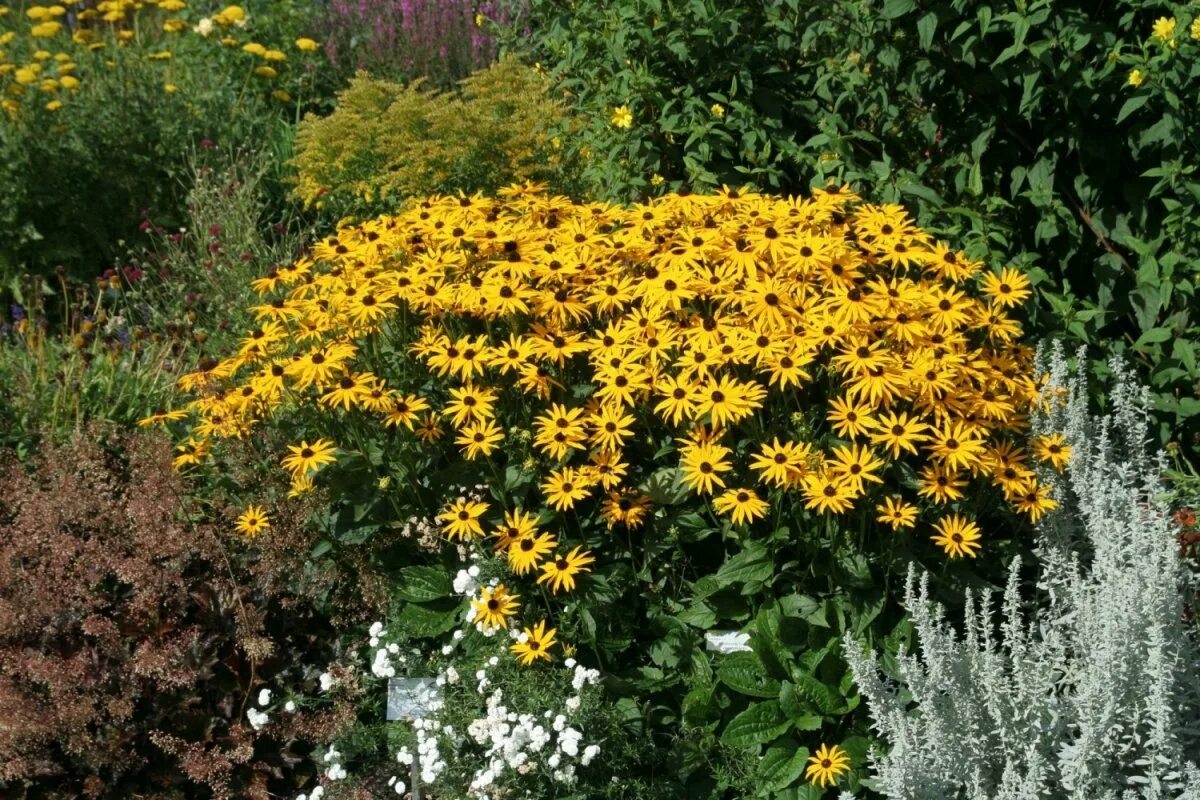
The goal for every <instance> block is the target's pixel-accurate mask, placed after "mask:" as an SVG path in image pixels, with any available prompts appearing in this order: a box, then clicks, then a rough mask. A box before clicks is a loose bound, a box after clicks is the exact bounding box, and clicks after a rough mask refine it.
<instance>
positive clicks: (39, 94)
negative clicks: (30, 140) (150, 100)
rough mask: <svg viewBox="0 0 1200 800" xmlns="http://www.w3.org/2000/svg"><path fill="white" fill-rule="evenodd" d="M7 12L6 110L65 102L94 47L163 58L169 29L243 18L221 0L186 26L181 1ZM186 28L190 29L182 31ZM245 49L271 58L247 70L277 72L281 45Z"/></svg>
mask: <svg viewBox="0 0 1200 800" xmlns="http://www.w3.org/2000/svg"><path fill="white" fill-rule="evenodd" d="M8 12H9V8H8V7H7V6H0V108H2V109H3V110H4V111H6V112H7V113H8V115H9V116H13V115H16V114H17V113H18V112H19V110H20V108H21V104H22V102H23V101H24V100H32V101H36V102H37V103H39V104H40V105H41V106H42V107H44V108H45V109H47V110H49V111H57V110H58V109H60V108H62V107H63V104H64V99H67V100H68V101H69V96H70V95H71V94H72V93H74V92H77V91H79V89H80V86H81V83H82V81H81V79H80V75H81V74H83V73H84V72H85V71H86V70H87V69H88V68H89V67H90V68H92V69H95V68H96V66H97V63H98V62H97V61H96V58H99V57H102V56H96V57H93V55H92V54H94V53H96V51H103V50H104V49H105V48H108V47H118V48H128V49H130V50H139V52H140V51H144V57H145V58H146V59H147V60H150V61H162V62H169V61H171V60H172V59H173V58H174V56H175V51H174V49H173V48H174V47H175V46H176V42H177V41H178V40H179V39H180V38H181V37H179V36H177V34H183V35H184V36H183V37H182V38H186V39H188V40H189V41H190V42H196V41H202V40H203V39H204V38H206V37H208V36H209V34H211V33H212V32H213V31H214V30H215V29H218V28H234V29H237V28H243V27H245V26H246V24H247V23H248V17H247V15H246V12H245V10H244V9H243V8H242V7H241V6H238V5H229V6H226V7H225V8H224V9H222V10H221V11H220V12H219V13H217V14H215V15H213V16H212V17H203V18H200V19H199V22H198V23H197V24H196V25H192V24H191V23H190V22H188V21H187V20H186V19H184V18H183V17H182V16H177V14H180V13H188V4H187V2H186V0H100V2H98V3H96V4H94V5H91V4H88V5H87V7H81V8H79V9H78V10H76V11H75V12H74V13H73V14H70V15H68V14H67V8H66V6H65V5H63V4H60V3H54V4H51V5H40V4H35V5H31V6H29V7H27V8H26V9H25V12H24V14H23V15H21V14H15V13H8ZM134 27H137V28H138V29H139V30H140V31H141V35H140V36H138V37H134V31H133V29H134ZM189 31H190V32H191V33H194V34H196V35H195V36H188V35H187V34H188V33H189ZM237 44H238V42H237V40H236V39H235V38H232V37H226V38H225V39H223V40H221V41H217V40H215V39H214V40H213V43H212V44H211V45H210V46H209V47H210V48H216V49H217V50H219V49H220V48H221V47H222V46H230V45H237ZM295 46H296V49H297V50H299V51H301V52H302V53H306V52H313V51H315V50H317V49H318V48H319V44H318V43H317V42H316V41H314V40H312V39H308V38H301V39H297V40H296V42H295ZM51 50H55V51H57V52H51ZM245 50H246V52H247V53H249V54H250V55H251V56H255V57H256V58H258V59H261V60H262V61H266V62H273V65H270V66H269V65H267V64H261V65H258V64H255V63H251V64H250V65H249V67H250V70H251V71H252V72H253V74H255V75H258V76H259V77H262V78H267V79H273V78H276V77H278V75H279V62H284V61H286V60H287V54H286V53H284V52H283V50H278V49H268V48H266V47H264V46H263V45H261V44H258V43H256V42H251V43H249V44H247V45H246V46H245ZM248 60H249V59H248ZM81 65H82V66H81ZM163 91H164V92H166V93H168V94H172V93H174V92H177V91H179V87H178V86H177V85H176V84H174V83H171V82H170V81H169V80H167V81H164V83H163ZM274 96H276V97H277V98H279V99H281V100H282V99H285V98H286V100H287V101H290V97H288V96H287V93H286V92H284V91H283V90H275V92H274Z"/></svg>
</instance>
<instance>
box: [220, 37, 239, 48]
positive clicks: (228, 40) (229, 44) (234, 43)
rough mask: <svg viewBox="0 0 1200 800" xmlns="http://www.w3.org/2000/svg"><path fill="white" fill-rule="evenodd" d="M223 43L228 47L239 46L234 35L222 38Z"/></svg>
mask: <svg viewBox="0 0 1200 800" xmlns="http://www.w3.org/2000/svg"><path fill="white" fill-rule="evenodd" d="M221 44H223V45H225V46H226V47H237V46H238V40H237V39H235V38H233V37H232V36H226V37H224V38H223V39H221Z"/></svg>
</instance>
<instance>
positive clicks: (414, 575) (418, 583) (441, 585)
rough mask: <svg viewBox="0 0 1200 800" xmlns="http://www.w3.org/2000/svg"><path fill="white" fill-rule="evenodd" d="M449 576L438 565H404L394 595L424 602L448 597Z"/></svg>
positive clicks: (416, 601)
mask: <svg viewBox="0 0 1200 800" xmlns="http://www.w3.org/2000/svg"><path fill="white" fill-rule="evenodd" d="M452 588H453V587H452V586H451V585H450V576H449V575H448V574H446V570H444V569H440V568H438V567H405V568H404V569H402V570H400V580H399V582H398V583H397V585H396V587H395V592H396V596H397V597H399V598H400V599H401V600H408V601H410V602H413V603H425V602H428V601H430V600H438V599H440V598H443V597H449V596H450V592H451V589H452Z"/></svg>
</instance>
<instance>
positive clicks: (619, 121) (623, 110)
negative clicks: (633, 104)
mask: <svg viewBox="0 0 1200 800" xmlns="http://www.w3.org/2000/svg"><path fill="white" fill-rule="evenodd" d="M612 124H613V127H616V128H628V127H629V126H630V125H632V124H633V112H632V111H630V110H629V106H617V107H616V108H614V109H613V112H612Z"/></svg>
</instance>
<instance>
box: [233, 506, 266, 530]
mask: <svg viewBox="0 0 1200 800" xmlns="http://www.w3.org/2000/svg"><path fill="white" fill-rule="evenodd" d="M234 527H235V529H236V530H237V532H238V533H243V534H245V535H246V536H257V535H258V534H260V533H262V532H263V531H265V530H267V529H269V528H270V527H271V520H270V518H268V517H267V512H266V511H264V510H263V509H262V508H260V507H258V506H255V505H250V506H247V507H246V510H245V511H244V512H243V513H242V515H241V516H239V517H238V518H237V525H235V526H234Z"/></svg>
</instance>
